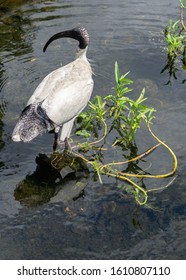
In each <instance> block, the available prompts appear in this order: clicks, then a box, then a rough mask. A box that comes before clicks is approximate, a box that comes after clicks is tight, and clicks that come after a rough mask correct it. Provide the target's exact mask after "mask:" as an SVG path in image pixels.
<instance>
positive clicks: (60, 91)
mask: <svg viewBox="0 0 186 280" xmlns="http://www.w3.org/2000/svg"><path fill="white" fill-rule="evenodd" d="M63 37H69V38H72V39H75V40H77V41H79V45H78V49H77V52H76V58H75V60H74V61H72V62H70V63H69V64H67V65H65V66H63V67H60V68H58V69H57V70H54V71H52V72H51V73H50V74H48V75H47V76H46V77H45V78H44V79H43V80H42V82H41V83H40V84H39V85H38V87H37V88H36V90H35V91H34V93H33V95H32V96H31V97H30V99H29V100H28V102H27V105H26V107H25V108H24V110H23V111H22V113H21V115H20V118H19V120H18V122H17V124H16V126H15V128H14V130H13V133H12V139H13V141H16V142H19V141H23V142H29V141H31V140H32V139H34V138H35V137H36V136H38V135H39V134H43V133H44V132H47V131H48V132H52V131H53V132H54V144H53V150H56V148H57V145H58V143H61V142H62V143H63V142H64V143H65V146H66V147H67V148H68V139H69V137H70V133H71V130H72V127H73V124H74V120H75V118H76V117H77V116H78V115H79V113H80V112H81V111H82V110H83V109H84V108H85V106H86V105H87V103H88V101H89V99H90V96H91V94H92V90H93V85H94V82H93V79H92V69H91V66H90V63H89V61H88V59H87V56H86V53H87V49H88V44H89V34H88V32H87V30H86V29H85V28H83V27H76V28H73V29H71V30H66V31H62V32H59V33H57V34H55V35H53V36H52V37H51V38H50V39H49V40H48V41H47V42H46V44H45V46H44V48H43V51H44V52H45V51H46V49H47V47H48V46H49V44H50V43H52V42H53V41H54V40H56V39H59V38H63Z"/></svg>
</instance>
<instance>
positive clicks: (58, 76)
mask: <svg viewBox="0 0 186 280" xmlns="http://www.w3.org/2000/svg"><path fill="white" fill-rule="evenodd" d="M67 66H68V67H67ZM72 68H73V64H72V63H69V64H68V65H66V66H63V67H60V68H58V69H57V70H54V71H52V72H51V73H50V74H48V75H47V76H46V77H45V78H44V79H43V80H42V81H41V83H40V84H39V85H38V87H37V88H36V89H35V91H34V93H33V94H32V96H31V97H30V99H29V100H28V102H27V105H30V104H36V103H40V102H42V101H43V100H44V99H46V98H47V96H48V95H50V94H51V93H52V92H53V91H55V88H56V87H57V85H59V84H63V83H64V82H65V80H66V77H67V76H68V75H69V72H71V69H72Z"/></svg>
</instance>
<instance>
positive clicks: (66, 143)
mask: <svg viewBox="0 0 186 280" xmlns="http://www.w3.org/2000/svg"><path fill="white" fill-rule="evenodd" d="M64 143H65V150H66V151H69V150H70V151H71V150H72V148H71V145H70V143H69V141H68V138H67V137H66V138H65V140H64Z"/></svg>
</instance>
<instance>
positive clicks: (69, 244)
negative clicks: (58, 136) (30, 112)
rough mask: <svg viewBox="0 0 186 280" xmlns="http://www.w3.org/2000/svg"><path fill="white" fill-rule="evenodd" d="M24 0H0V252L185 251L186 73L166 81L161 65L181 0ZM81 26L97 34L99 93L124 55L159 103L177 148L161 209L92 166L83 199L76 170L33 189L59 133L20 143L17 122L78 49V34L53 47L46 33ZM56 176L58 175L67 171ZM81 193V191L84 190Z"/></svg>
mask: <svg viewBox="0 0 186 280" xmlns="http://www.w3.org/2000/svg"><path fill="white" fill-rule="evenodd" d="M17 2H19V5H15V1H4V2H2V4H1V3H0V56H1V61H0V90H1V92H0V258H1V259H65V258H66V259H94V258H97V259H101V258H103V259H108V258H109V259H120V258H123V259H125V258H127V259H174V258H176V259H184V258H185V257H186V248H185V247H184V244H185V242H186V240H185V236H186V207H185V201H186V199H185V198H186V192H185V180H186V172H185V159H186V148H185V140H186V129H185V124H186V119H185V113H186V93H185V84H183V83H182V80H183V79H185V74H186V73H185V72H184V71H180V72H179V73H178V79H177V80H174V81H172V85H171V86H170V85H169V86H165V83H166V82H167V80H168V76H167V73H163V74H160V71H161V69H162V68H163V67H164V66H165V65H166V55H165V53H163V52H162V47H163V46H164V42H163V36H162V33H161V32H162V30H163V28H164V27H165V25H166V24H167V23H168V20H169V19H170V18H173V19H176V18H177V15H178V13H179V3H178V2H179V1H176V0H174V1H169V0H164V1H159V0H158V1H155V2H153V4H152V3H151V2H150V1H147V0H144V1H140V3H139V1H134V0H125V1H121V0H116V1H114V2H113V1H111V0H107V1H105V2H101V1H98V0H95V1H92V2H93V3H89V2H91V1H85V0H80V1H70V0H69V1H62V0H58V1H57V0H52V1H32V2H31V3H30V1H17ZM11 3H14V4H11ZM77 25H83V26H85V27H86V28H87V30H88V31H89V33H90V38H91V41H90V47H89V51H88V57H89V58H90V59H91V60H93V61H92V65H93V68H94V72H95V76H94V80H95V88H94V95H96V94H99V95H104V94H106V93H108V92H110V89H111V87H112V86H113V84H114V62H115V61H118V63H119V66H120V69H121V72H123V73H125V72H127V71H130V77H131V78H132V79H133V80H134V81H135V82H134V85H133V87H134V93H132V94H133V95H135V94H138V93H139V92H140V90H141V89H142V88H143V87H144V86H145V88H146V94H147V97H148V103H149V104H150V105H151V106H154V107H155V108H156V110H157V118H156V120H154V125H153V129H154V131H155V132H156V133H157V134H158V135H159V136H161V138H162V139H163V140H165V141H166V142H167V143H168V144H169V145H170V146H171V147H172V148H173V150H174V152H175V153H176V155H177V157H178V162H179V168H178V172H177V178H176V180H175V181H174V183H173V184H172V186H171V187H170V188H168V189H166V190H164V191H162V192H159V193H155V194H154V195H153V196H151V197H150V201H149V205H150V206H153V207H154V208H155V209H151V208H145V207H143V208H138V207H136V205H135V202H134V200H133V198H131V197H130V196H129V195H125V196H121V194H120V193H119V192H118V190H117V189H116V182H115V181H114V180H111V179H110V178H103V181H104V183H103V185H100V184H99V182H98V181H95V180H94V178H93V175H92V174H90V176H87V175H86V174H83V176H80V179H79V181H78V184H79V185H80V186H81V191H82V190H84V192H83V193H81V197H79V198H78V199H76V200H73V195H72V196H70V193H68V195H67V196H66V190H67V191H68V188H69V187H70V188H71V189H72V188H75V187H74V186H76V184H77V179H76V178H73V174H71V176H70V180H69V178H67V179H66V181H65V182H64V185H63V187H61V186H59V185H58V184H57V183H56V185H55V188H48V189H47V190H43V189H42V188H41V189H40V190H39V191H38V189H37V190H36V191H35V192H34V193H32V194H31V195H30V196H29V194H28V193H26V192H28V191H29V189H28V190H25V189H24V186H25V182H27V183H28V182H29V183H30V182H31V183H30V184H32V179H33V176H34V178H37V176H38V174H39V176H41V175H42V176H44V175H43V174H44V173H46V172H50V170H48V169H47V168H48V166H42V168H41V166H40V169H39V170H38V169H37V170H36V167H37V166H38V162H40V160H41V156H40V157H39V154H47V155H49V154H50V152H51V147H52V137H51V135H43V136H42V137H38V138H37V139H35V140H34V141H32V142H31V143H29V144H28V143H27V144H23V143H13V142H12V140H11V133H12V129H13V127H14V125H15V123H16V121H17V118H18V116H19V114H20V112H21V110H22V109H23V108H24V106H25V104H26V102H27V100H28V98H29V96H30V95H31V94H32V92H33V91H34V89H35V88H36V86H37V85H38V83H39V82H40V81H41V80H42V79H43V77H44V76H45V75H46V74H48V73H49V72H51V71H52V70H53V69H56V68H57V67H59V66H61V65H63V64H65V63H68V62H69V61H71V60H72V59H73V57H74V52H75V47H76V43H75V42H74V41H73V42H72V41H70V40H66V41H65V40H64V41H60V40H59V41H58V42H56V43H55V44H53V45H52V46H51V47H50V49H49V50H47V52H46V53H45V54H44V53H42V48H43V45H44V44H45V42H46V40H47V39H48V38H49V37H50V36H51V35H53V34H54V33H57V32H59V31H61V30H66V29H69V28H72V27H74V26H77ZM137 143H138V149H139V151H138V152H139V153H140V152H142V151H144V150H145V149H147V148H149V147H150V146H152V145H153V143H154V142H153V143H152V140H151V138H150V137H149V136H148V135H147V133H146V132H145V131H143V130H141V132H139V133H138V136H137ZM112 152H113V151H111V153H112ZM107 156H108V159H109V157H111V156H112V155H109V154H108V155H107ZM151 159H152V160H153V166H152V170H153V172H160V171H166V170H170V169H171V168H172V159H171V158H170V157H169V155H168V154H167V152H166V151H165V150H164V149H163V148H159V149H158V150H157V152H156V153H155V154H154V155H152V158H151ZM151 159H150V160H151ZM35 161H37V163H36V162H35ZM41 169H42V170H41ZM53 176H54V178H55V179H56V178H57V176H58V174H53ZM43 178H44V177H42V179H43ZM43 180H44V179H43ZM167 182H168V181H167V180H165V181H161V182H159V181H158V182H157V181H156V182H155V181H153V182H149V184H152V186H157V185H158V186H159V184H162V185H166V184H167ZM73 192H75V194H76V195H77V196H78V195H79V189H78V191H77V188H75V189H73ZM25 193H26V195H28V197H27V196H26V198H25V197H24V194H25ZM73 194H74V193H73ZM23 198H24V199H23ZM43 198H44V199H43Z"/></svg>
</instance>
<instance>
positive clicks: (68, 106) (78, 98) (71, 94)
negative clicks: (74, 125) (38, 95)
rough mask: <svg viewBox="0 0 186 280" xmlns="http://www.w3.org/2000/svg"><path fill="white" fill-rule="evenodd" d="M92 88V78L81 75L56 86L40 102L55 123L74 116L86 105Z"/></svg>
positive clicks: (61, 122) (58, 123) (63, 121)
mask: <svg viewBox="0 0 186 280" xmlns="http://www.w3.org/2000/svg"><path fill="white" fill-rule="evenodd" d="M92 90H93V80H92V78H91V76H90V77H89V78H86V77H84V76H83V77H81V78H79V79H78V80H76V81H74V80H73V81H71V83H70V82H68V83H65V85H64V84H63V85H62V87H61V88H60V86H58V88H57V90H56V91H54V92H53V93H52V94H51V95H49V96H48V97H47V98H46V99H45V100H44V101H43V103H42V108H44V109H45V111H46V112H47V115H48V117H49V118H50V119H51V120H52V121H53V122H54V123H55V124H57V125H61V124H63V123H66V122H68V121H69V120H71V119H72V118H74V117H76V116H77V115H78V114H79V113H80V112H81V111H82V110H83V109H84V107H85V106H86V105H87V103H88V101H89V99H90V96H91V93H92Z"/></svg>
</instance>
